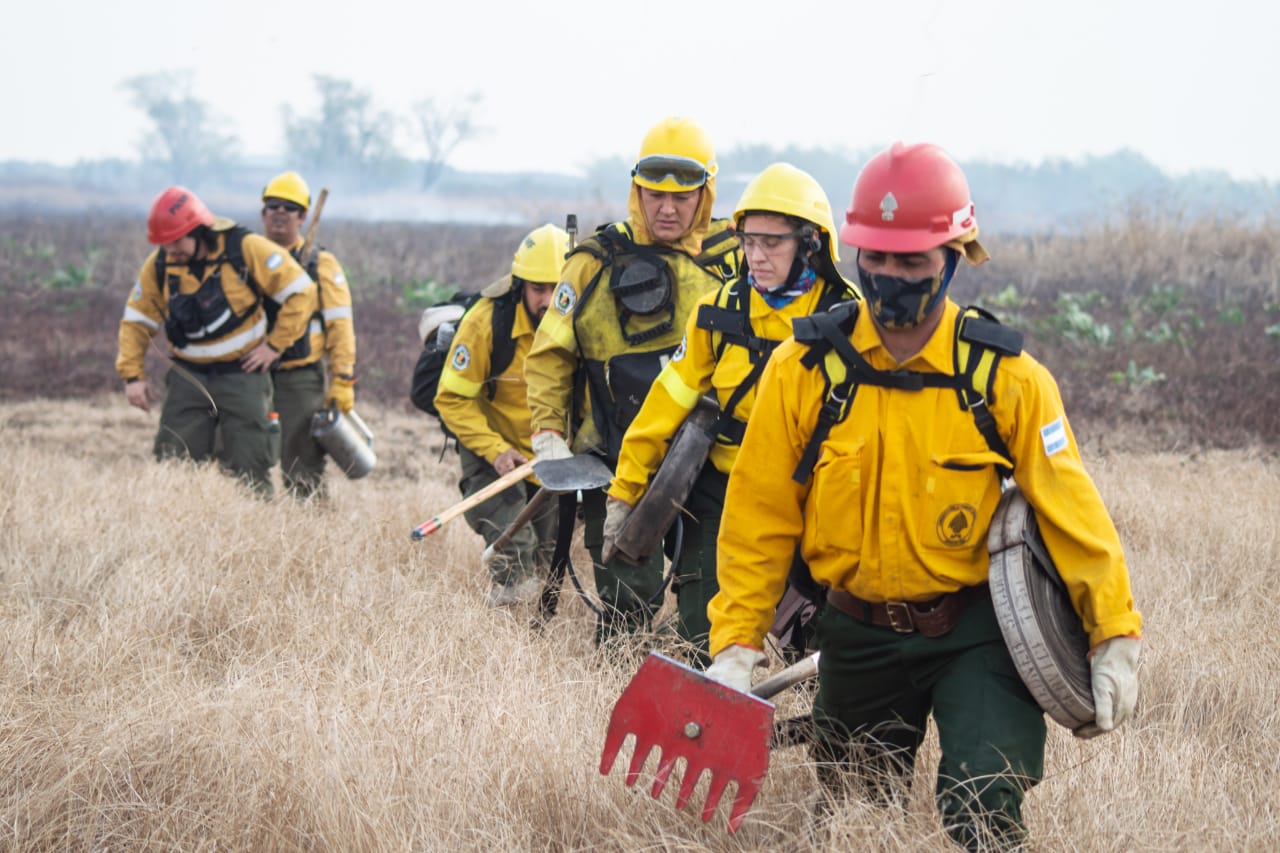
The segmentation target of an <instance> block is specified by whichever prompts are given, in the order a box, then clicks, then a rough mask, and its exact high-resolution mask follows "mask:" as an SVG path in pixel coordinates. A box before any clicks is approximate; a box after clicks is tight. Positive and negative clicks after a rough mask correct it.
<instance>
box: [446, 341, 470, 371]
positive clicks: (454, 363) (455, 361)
mask: <svg viewBox="0 0 1280 853" xmlns="http://www.w3.org/2000/svg"><path fill="white" fill-rule="evenodd" d="M470 363H471V350H469V349H467V345H466V344H458V345H457V346H456V347H454V348H453V358H452V359H451V360H450V361H449V366H450V367H452V368H453V369H454V370H466V369H467V365H469V364H470Z"/></svg>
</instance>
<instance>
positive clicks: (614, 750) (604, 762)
mask: <svg viewBox="0 0 1280 853" xmlns="http://www.w3.org/2000/svg"><path fill="white" fill-rule="evenodd" d="M626 739H627V732H624V731H621V730H619V731H617V732H615V731H614V730H613V727H612V726H610V727H609V731H607V732H606V733H605V737H604V750H603V751H602V752H601V753H600V775H601V776H608V775H609V771H610V770H612V769H613V763H614V762H615V761H617V760H618V752H619V751H620V750H621V749H622V742H623V741H625V740H626Z"/></svg>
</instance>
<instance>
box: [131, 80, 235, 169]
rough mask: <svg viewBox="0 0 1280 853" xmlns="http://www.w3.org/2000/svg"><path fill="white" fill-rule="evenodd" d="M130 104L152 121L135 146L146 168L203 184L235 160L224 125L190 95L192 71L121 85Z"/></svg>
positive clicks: (232, 146)
mask: <svg viewBox="0 0 1280 853" xmlns="http://www.w3.org/2000/svg"><path fill="white" fill-rule="evenodd" d="M121 87H122V88H124V89H125V90H126V91H128V92H129V93H130V94H131V95H132V97H133V102H134V105H135V106H137V108H138V109H140V110H142V112H143V113H145V114H146V116H147V118H149V119H150V120H151V122H152V125H153V127H152V130H151V132H150V133H148V134H147V135H146V136H145V137H144V138H143V139H142V141H141V143H140V144H139V153H140V154H141V156H142V160H143V161H144V162H146V163H153V164H155V165H157V166H159V167H160V168H161V169H163V170H164V171H166V172H167V174H168V179H169V180H172V181H175V182H179V183H188V182H190V183H204V182H207V181H208V180H209V179H210V177H213V176H222V175H223V174H225V171H226V167H227V165H228V164H229V163H231V162H232V161H233V160H234V159H235V158H236V156H237V155H238V149H239V141H238V140H237V139H236V137H235V135H234V134H231V133H226V132H225V128H226V125H225V123H224V122H223V121H222V120H221V119H219V118H218V117H216V116H215V115H214V113H213V111H212V110H210V108H209V106H208V105H207V104H206V103H205V102H204V101H202V100H200V99H199V98H197V97H195V95H194V94H193V93H192V73H191V72H190V71H171V72H170V71H160V72H155V73H153V74H140V75H138V76H136V77H130V78H129V79H127V80H125V81H124V82H123V83H122V84H121Z"/></svg>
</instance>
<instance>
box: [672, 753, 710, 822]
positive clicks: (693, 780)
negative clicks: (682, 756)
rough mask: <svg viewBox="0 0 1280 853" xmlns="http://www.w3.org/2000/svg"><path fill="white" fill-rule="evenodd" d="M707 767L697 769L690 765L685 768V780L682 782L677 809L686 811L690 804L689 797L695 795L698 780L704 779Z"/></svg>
mask: <svg viewBox="0 0 1280 853" xmlns="http://www.w3.org/2000/svg"><path fill="white" fill-rule="evenodd" d="M706 769H707V768H706V767H701V766H699V767H695V766H694V765H693V764H692V763H689V764H688V765H686V766H685V768H684V779H682V780H680V795H679V796H678V797H676V808H677V809H678V810H680V811H684V807H685V805H686V804H687V803H688V802H689V797H690V796H692V795H693V789H694V788H695V787H697V785H698V780H699V779H701V778H702V773H703V771H704V770H706Z"/></svg>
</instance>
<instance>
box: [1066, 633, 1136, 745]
mask: <svg viewBox="0 0 1280 853" xmlns="http://www.w3.org/2000/svg"><path fill="white" fill-rule="evenodd" d="M1141 648H1142V641H1141V640H1139V639H1137V638H1135V637H1112V638H1111V639H1109V640H1103V641H1102V642H1101V643H1099V644H1098V647H1097V648H1096V649H1094V651H1093V655H1092V657H1091V659H1090V662H1089V668H1090V670H1091V673H1092V674H1091V680H1092V686H1093V708H1094V715H1095V718H1094V722H1093V723H1091V724H1086V725H1084V726H1081V727H1080V729H1079V730H1078V731H1077V732H1076V734H1077V735H1078V736H1079V737H1085V738H1089V737H1095V736H1096V735H1100V734H1102V733H1104V732H1110V731H1114V730H1115V729H1117V728H1119V727H1120V724H1121V723H1123V722H1124V721H1125V720H1127V719H1129V715H1131V714H1132V713H1133V709H1134V706H1136V705H1137V704H1138V652H1139V651H1140V650H1141Z"/></svg>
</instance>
